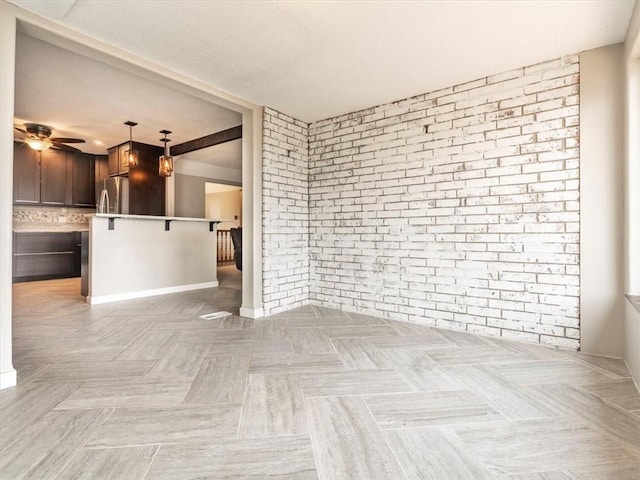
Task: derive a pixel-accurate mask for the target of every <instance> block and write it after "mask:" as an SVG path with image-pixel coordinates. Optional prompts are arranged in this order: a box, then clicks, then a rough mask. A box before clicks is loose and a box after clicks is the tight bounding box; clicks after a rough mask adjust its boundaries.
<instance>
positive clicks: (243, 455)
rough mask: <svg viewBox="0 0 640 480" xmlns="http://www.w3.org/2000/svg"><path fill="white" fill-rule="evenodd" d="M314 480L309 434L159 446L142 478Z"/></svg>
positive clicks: (173, 479)
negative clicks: (146, 472) (304, 435)
mask: <svg viewBox="0 0 640 480" xmlns="http://www.w3.org/2000/svg"><path fill="white" fill-rule="evenodd" d="M204 478H207V479H216V480H236V479H240V478H242V479H247V480H258V479H265V478H269V479H275V480H285V479H286V480H293V479H296V480H298V479H299V480H317V479H318V475H317V473H316V467H315V461H314V457H313V449H312V447H311V441H310V440H309V437H303V436H286V437H273V438H262V439H241V440H225V441H222V442H215V441H209V442H207V443H200V444H194V443H184V444H173V445H162V446H161V447H160V450H159V451H158V453H157V454H156V457H155V460H154V461H153V464H152V465H151V469H150V470H149V473H148V474H147V477H146V479H145V480H196V479H204Z"/></svg>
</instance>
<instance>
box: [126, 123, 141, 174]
mask: <svg viewBox="0 0 640 480" xmlns="http://www.w3.org/2000/svg"><path fill="white" fill-rule="evenodd" d="M124 124H125V125H128V126H129V148H128V149H127V150H126V151H125V152H124V154H125V156H126V159H127V164H128V165H129V168H134V167H137V166H138V163H139V159H140V155H139V154H138V150H135V149H134V148H133V127H135V126H136V125H138V124H137V123H136V122H132V121H131V120H128V121H126V122H124Z"/></svg>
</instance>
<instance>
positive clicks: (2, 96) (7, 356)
mask: <svg viewBox="0 0 640 480" xmlns="http://www.w3.org/2000/svg"><path fill="white" fill-rule="evenodd" d="M0 27H1V28H0V32H2V39H3V41H2V43H1V44H0V50H1V55H2V58H3V62H2V63H1V65H0V77H1V78H2V82H0V105H2V107H1V108H0V137H1V140H2V141H0V166H2V168H1V169H0V172H1V175H0V207H1V208H0V226H1V228H0V257H1V258H2V269H0V344H1V347H2V348H1V349H0V350H1V354H0V388H5V387H11V386H13V385H15V384H16V372H15V369H14V368H13V363H12V356H13V349H12V341H11V338H12V302H11V296H12V288H11V285H12V283H11V277H12V269H11V266H10V265H11V257H12V229H11V225H12V217H13V211H12V204H13V198H12V190H13V188H12V183H13V142H12V139H13V122H14V118H13V116H14V112H13V105H14V100H15V99H14V87H15V58H16V45H15V40H14V39H15V36H16V32H17V31H20V32H22V33H26V34H28V35H31V36H33V37H35V38H38V39H40V40H42V41H46V42H49V43H51V44H54V45H58V46H61V47H63V48H65V49H68V50H70V51H74V52H76V53H78V54H80V55H83V56H86V57H89V58H94V59H99V60H100V61H103V62H105V63H107V64H109V65H112V66H114V67H116V68H120V69H122V70H125V71H128V72H130V73H132V74H134V75H138V76H140V77H142V78H146V79H149V80H150V81H152V82H156V83H159V84H162V85H165V86H168V87H170V88H174V89H176V90H179V91H181V92H184V93H187V94H190V95H193V96H194V97H197V98H199V99H200V100H201V101H203V102H210V103H212V104H216V105H219V106H222V107H225V108H228V109H231V110H233V111H236V112H238V113H240V114H241V115H242V126H243V138H242V166H243V168H242V186H243V191H244V202H243V207H242V218H243V228H244V230H245V235H244V237H243V250H244V252H245V255H244V259H243V260H244V268H243V270H244V274H243V278H242V287H243V288H242V307H241V308H240V313H241V314H242V315H243V316H247V317H252V318H256V317H259V316H261V315H262V267H261V263H262V249H261V245H260V244H259V243H256V244H254V241H253V239H254V238H256V239H260V238H261V237H262V221H261V218H262V206H261V175H262V169H261V161H260V159H261V157H262V107H260V106H258V105H255V104H252V103H250V102H247V101H245V100H243V99H240V98H237V97H234V96H233V95H229V94H227V93H225V92H222V91H220V90H218V89H216V88H214V87H211V86H209V85H206V84H203V83H201V82H197V81H195V80H193V79H192V78H189V77H187V76H185V75H181V74H179V73H176V72H175V71H172V70H170V69H169V68H166V67H162V66H161V65H158V64H156V63H153V62H151V61H149V60H147V59H145V58H141V57H137V56H135V55H133V54H130V53H128V52H126V51H123V50H119V49H118V48H117V47H114V46H112V45H107V44H104V43H102V42H100V41H98V40H96V39H94V38H91V37H89V36H86V35H83V34H81V33H78V32H75V31H71V30H68V29H66V28H64V27H61V26H60V25H58V24H56V23H54V22H52V21H49V20H46V19H43V18H41V17H39V16H37V15H34V14H32V13H30V12H27V11H24V10H21V9H19V8H16V7H14V6H12V5H10V4H5V3H4V2H3V4H2V15H1V16H0ZM5 40H7V41H5Z"/></svg>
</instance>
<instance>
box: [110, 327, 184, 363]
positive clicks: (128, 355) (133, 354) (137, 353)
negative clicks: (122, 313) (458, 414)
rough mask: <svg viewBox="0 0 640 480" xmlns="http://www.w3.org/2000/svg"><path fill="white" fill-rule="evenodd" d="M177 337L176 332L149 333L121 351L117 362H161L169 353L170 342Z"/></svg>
mask: <svg viewBox="0 0 640 480" xmlns="http://www.w3.org/2000/svg"><path fill="white" fill-rule="evenodd" d="M175 336H176V334H175V333H174V332H164V331H161V332H156V331H151V332H148V333H146V334H145V335H141V336H140V337H138V338H137V339H136V340H135V341H134V342H133V343H131V344H130V345H129V346H128V347H127V348H126V349H124V350H122V349H121V353H120V354H119V355H118V356H117V358H116V360H160V359H161V358H162V357H163V356H164V355H165V354H166V353H167V349H168V348H169V342H170V341H171V339H172V338H174V337H175Z"/></svg>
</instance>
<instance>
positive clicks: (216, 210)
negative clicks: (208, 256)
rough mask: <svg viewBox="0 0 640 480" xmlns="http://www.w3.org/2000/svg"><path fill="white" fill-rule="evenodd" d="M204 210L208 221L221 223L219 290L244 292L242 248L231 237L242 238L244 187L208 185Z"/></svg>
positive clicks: (219, 238) (219, 237) (219, 228)
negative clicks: (213, 220) (227, 289)
mask: <svg viewBox="0 0 640 480" xmlns="http://www.w3.org/2000/svg"><path fill="white" fill-rule="evenodd" d="M204 209H205V217H206V218H213V219H216V220H220V223H219V224H218V226H217V228H216V240H217V242H216V245H217V261H218V282H219V283H220V287H222V288H231V289H233V290H242V245H239V246H238V245H237V244H234V241H233V238H232V235H233V234H235V235H238V234H239V235H240V238H241V233H238V232H242V187H241V186H239V185H226V184H224V183H215V182H206V183H205V198H204ZM238 229H239V230H238ZM234 232H235V233H234ZM237 238H238V237H237V236H236V242H237Z"/></svg>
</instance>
